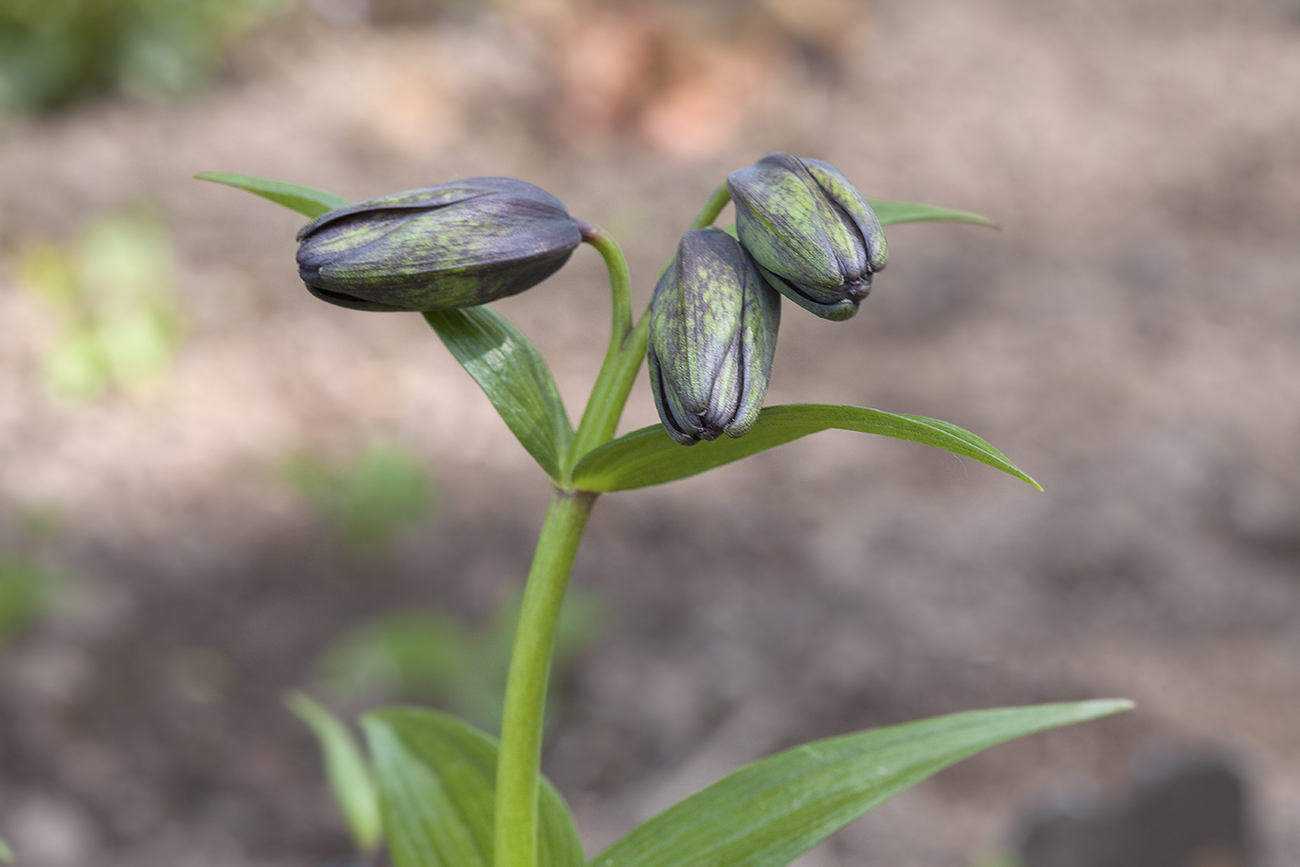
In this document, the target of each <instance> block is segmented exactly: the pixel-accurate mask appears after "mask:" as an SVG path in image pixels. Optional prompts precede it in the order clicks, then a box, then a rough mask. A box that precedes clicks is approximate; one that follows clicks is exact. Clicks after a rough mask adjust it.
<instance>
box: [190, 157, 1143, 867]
mask: <svg viewBox="0 0 1300 867" xmlns="http://www.w3.org/2000/svg"><path fill="white" fill-rule="evenodd" d="M199 177H200V178H203V179H206V180H212V181H218V182H221V183H224V184H229V185H231V186H234V187H238V188H241V189H244V190H247V191H249V192H252V193H256V194H258V195H260V196H263V197H265V198H267V199H270V200H271V201H273V202H276V203H278V204H281V205H284V206H286V207H288V208H291V209H293V210H295V211H297V212H299V213H300V214H302V215H303V216H305V217H307V218H308V219H310V220H311V222H310V223H308V224H307V225H306V226H305V227H304V228H303V229H302V231H301V232H299V234H298V240H299V242H300V246H299V250H298V268H299V275H300V276H301V278H302V280H303V282H304V283H305V284H306V285H307V288H308V290H309V291H310V292H311V293H312V294H313V295H315V296H316V297H318V298H320V299H322V300H324V301H328V302H330V303H332V304H337V305H340V306H343V307H349V308H353V309H356V310H367V311H413V312H418V313H420V314H422V315H423V316H424V318H425V319H426V320H427V321H428V323H429V324H430V325H431V326H432V327H433V329H434V331H436V332H437V334H438V336H439V337H440V338H441V339H442V341H443V343H444V344H445V345H446V346H447V348H448V349H449V350H450V351H451V353H452V355H453V356H454V357H455V358H456V360H457V361H458V362H460V364H461V366H462V367H464V369H465V370H466V372H468V373H469V375H470V376H471V377H473V378H474V380H475V381H476V382H477V383H478V384H479V386H480V387H481V388H482V389H483V391H484V393H485V394H486V395H487V397H488V399H489V400H490V401H491V402H492V404H493V406H495V407H496V409H497V411H498V412H499V413H500V415H501V418H502V419H503V420H504V421H505V423H506V425H507V426H508V427H509V428H510V430H511V431H512V432H513V433H514V434H515V436H516V437H517V438H518V439H519V442H520V443H521V444H522V445H523V447H524V448H525V449H526V450H527V451H528V453H529V454H530V455H532V456H533V458H535V459H536V461H537V463H538V465H539V466H540V467H541V468H542V470H543V471H544V472H545V473H546V474H547V475H548V476H549V477H550V480H551V483H552V485H553V487H554V490H553V492H552V496H551V502H550V506H549V508H548V509H547V512H546V517H545V519H544V521H543V523H542V528H541V531H540V534H539V537H538V541H537V549H536V553H535V555H534V558H533V562H532V567H531V568H530V569H529V571H528V577H527V583H526V585H525V589H524V601H523V607H522V611H521V614H520V618H519V623H518V627H517V632H516V635H515V644H514V648H513V653H512V656H511V663H510V673H509V677H508V679H507V685H506V694H505V710H504V713H503V716H502V720H501V738H500V741H499V743H498V742H497V741H495V740H494V739H492V738H490V737H489V736H488V735H486V734H484V733H482V732H479V731H477V730H475V729H473V728H472V727H470V726H469V725H468V724H467V723H465V722H463V721H460V720H458V719H456V718H454V717H451V716H448V715H446V714H441V713H436V712H433V711H428V710H418V709H411V708H392V709H381V710H376V711H372V712H370V713H368V714H366V715H365V716H364V717H363V718H362V720H361V727H362V730H363V731H364V733H365V736H366V744H367V747H368V750H367V751H364V752H363V751H362V749H361V748H360V747H359V746H358V745H357V743H356V742H355V741H354V740H353V738H352V736H351V735H350V733H349V731H348V729H347V727H346V726H345V725H344V724H343V723H342V722H340V721H339V720H338V719H337V718H336V717H334V716H333V715H331V714H330V713H329V712H327V711H325V710H324V709H323V708H321V707H320V706H319V705H318V704H316V703H315V702H313V701H311V700H310V699H308V698H307V697H305V696H302V695H297V696H294V697H293V698H292V699H291V706H292V707H293V709H294V710H295V711H296V712H297V713H298V714H299V715H300V716H301V717H302V718H303V719H304V720H305V721H307V722H308V724H309V725H311V726H312V728H313V729H314V730H315V732H316V733H317V736H318V737H319V739H320V741H321V744H322V747H323V751H324V755H325V760H326V768H327V772H328V775H329V777H330V781H331V785H332V786H333V789H334V792H335V795H336V797H337V799H338V801H339V804H340V807H341V809H342V811H343V814H344V816H345V818H346V820H347V821H348V824H349V827H350V829H351V831H352V834H353V836H354V839H355V840H356V842H357V845H358V847H359V849H360V850H361V851H362V852H363V853H365V854H366V856H367V857H371V858H374V857H377V854H376V853H378V852H379V851H380V850H381V849H382V848H383V847H385V846H386V847H387V850H388V852H389V854H390V856H391V858H392V860H393V862H394V863H395V864H396V865H397V867H583V865H587V864H590V865H591V867H697V865H698V867H783V865H785V864H788V863H789V862H790V861H792V860H793V859H794V858H796V857H798V856H799V855H800V854H802V853H803V852H805V851H807V850H808V849H810V848H811V847H813V846H814V845H816V844H817V843H818V842H819V841H821V840H822V839H824V838H825V837H827V836H828V835H830V834H831V833H833V832H834V831H835V830H837V829H838V828H840V827H842V826H844V825H845V824H847V823H849V822H851V821H852V820H854V819H855V818H857V817H859V816H861V815H862V814H863V813H865V812H866V811H867V810H869V809H871V808H872V807H873V806H875V805H876V804H878V803H880V802H881V801H883V800H885V799H886V798H889V797H891V796H892V795H894V794H897V793H898V792H900V791H902V790H903V789H905V788H907V787H909V786H911V785H913V784H915V783H917V782H919V781H920V780H922V779H924V778H926V777H928V776H929V775H931V774H933V773H935V772H936V771H938V770H940V769H942V768H944V767H946V766H948V765H949V764H952V763H953V762H956V761H958V760H960V759H962V758H965V757H967V756H970V755H973V754H974V753H976V752H979V751H980V750H983V749H986V748H988V747H990V746H993V745H995V744H998V743H1002V742H1003V741H1006V740H1009V739H1011V738H1015V737H1018V736H1021V735H1025V734H1029V733H1031V732H1036V731H1041V730H1043V729H1047V728H1052V727H1054V726H1060V725H1064V724H1067V723H1072V722H1078V721H1081V720H1086V719H1092V718H1095V717H1099V716H1104V715H1106V714H1111V713H1114V712H1116V711H1119V710H1123V709H1125V708H1127V707H1129V704H1128V703H1127V702H1124V701H1115V700H1107V701H1085V702H1078V703H1071V704H1050V705H1039V706H1034V707H1021V708H1004V709H998V710H983V711H973V712H967V713H960V714H955V715H951V716H945V717H939V718H935V719H929V720H922V721H920V722H916V723H910V724H907V725H901V726H894V727H891V728H885V729H875V730H869V731H864V732H859V733H856V734H848V735H843V736H840V737H835V738H830V739H827V740H823V741H818V742H815V743H812V744H806V745H804V746H801V747H796V748H794V749H791V750H787V751H785V752H782V753H779V754H777V755H774V756H771V757H769V758H766V759H763V760H761V761H758V762H755V763H754V764H751V765H748V766H746V767H744V768H741V769H740V770H738V771H736V772H735V773H733V774H731V775H730V776H727V777H725V778H724V779H722V780H720V781H718V782H717V783H714V784H713V785H712V786H710V787H708V788H706V789H704V790H703V791H701V792H698V793H696V794H695V795H692V796H691V797H689V798H687V799H685V800H684V801H682V802H680V803H678V804H676V805H675V806H673V807H670V808H669V809H667V810H665V811H664V812H663V813H661V814H659V815H658V816H655V817H654V818H652V819H650V820H649V821H647V822H645V823H643V824H642V825H640V826H638V827H637V828H634V829H633V830H632V831H630V832H629V833H628V834H627V835H626V836H624V837H623V838H622V839H620V840H619V841H617V842H615V843H614V844H613V845H611V846H609V847H608V848H607V849H605V851H603V852H601V853H599V854H598V855H596V856H595V857H594V858H592V859H590V860H588V859H587V858H586V857H585V855H584V852H583V847H582V844H581V841H580V840H579V838H578V834H577V831H576V829H575V826H574V822H573V818H572V816H571V815H570V812H569V809H568V807H567V806H566V804H565V802H564V800H563V798H562V797H561V796H560V794H559V793H558V792H557V791H556V790H555V789H554V788H553V787H552V786H551V785H550V784H549V783H548V782H547V781H546V780H545V779H544V778H543V777H542V776H541V773H540V764H541V751H542V716H543V712H544V709H545V706H546V691H547V681H548V677H549V673H550V663H551V654H552V649H553V645H554V641H555V634H556V623H557V620H558V617H559V613H560V606H561V602H562V601H563V599H564V594H565V588H566V586H567V584H568V580H569V575H570V572H571V571H572V567H573V561H574V557H575V555H576V553H577V550H578V544H579V542H580V540H581V538H582V534H583V530H584V528H585V526H586V523H587V518H588V516H589V515H590V513H591V509H592V507H593V506H594V505H595V503H596V501H597V499H598V498H599V497H600V496H601V495H602V494H608V493H612V492H615V491H625V490H629V489H633V488H641V487H646V486H648V485H658V484H663V483H665V482H671V481H674V480H676V479H681V478H685V477H687V476H692V475H695V474H697V473H702V472H705V471H706V470H711V469H713V468H715V467H719V466H722V465H723V464H727V463H731V462H732V461H736V460H739V459H741V458H744V457H747V456H749V455H752V454H756V453H758V452H761V451H764V450H766V449H770V448H773V447H775V446H779V445H782V444H784V443H787V442H790V441H792V440H796V439H799V438H800V437H803V436H807V435H808V434H812V433H816V432H818V431H822V430H827V429H831V428H838V429H841V430H851V431H859V432H862V433H872V434H880V435H882V436H887V437H894V438H896V439H903V440H910V441H912V442H916V443H921V444H924V445H928V446H933V447H935V448H940V449H945V450H947V451H949V452H952V453H954V454H958V455H961V456H963V457H967V458H971V459H973V460H976V461H979V462H981V463H984V464H987V465H988V466H990V467H993V468H995V469H998V470H1001V471H1003V472H1006V473H1009V474H1011V475H1013V476H1015V477H1016V478H1018V479H1021V480H1023V481H1025V482H1027V483H1029V484H1030V485H1034V486H1035V487H1037V484H1036V483H1035V482H1034V480H1033V479H1031V478H1030V477H1029V476H1027V475H1026V474H1025V473H1023V472H1021V471H1020V470H1019V469H1017V468H1016V467H1015V466H1014V465H1012V464H1011V462H1010V461H1008V460H1007V458H1006V457H1005V456H1004V455H1003V454H1002V453H1001V452H999V451H998V450H997V449H995V448H994V447H993V446H991V445H989V444H988V443H987V442H985V441H984V440H982V439H980V438H979V437H978V436H975V435H974V434H972V433H970V432H968V431H965V430H963V429H961V428H959V427H957V426H955V425H951V424H948V423H946V422H942V421H936V420H934V419H929V418H923V417H920V416H914V415H898V414H894V413H888V412H882V411H880V410H875V409H867V408H863V407H855V406H837V405H824V404H790V405H785V406H768V407H764V405H763V402H764V395H765V392H766V390H767V384H768V378H769V375H770V373H771V369H772V359H773V356H774V353H775V348H776V339H777V330H778V326H779V324H780V316H781V304H782V302H781V297H782V296H784V297H785V298H787V299H789V300H790V301H792V302H794V304H795V305H797V306H798V307H799V308H802V309H803V310H806V311H809V312H811V313H813V314H815V315H817V316H820V317H822V318H824V319H826V320H831V321H835V320H843V319H847V318H849V317H851V316H853V315H854V314H855V313H856V312H857V310H858V306H859V304H860V303H861V302H862V300H863V299H864V298H865V297H866V296H867V293H868V291H869V290H870V288H871V283H872V279H873V277H874V275H875V274H876V273H878V272H879V271H880V270H881V269H883V268H884V267H885V263H886V261H887V259H888V252H887V248H886V244H885V236H884V231H883V227H884V226H887V225H892V224H897V223H908V222H921V221H927V220H949V221H957V222H966V223H975V224H984V225H990V223H989V221H988V220H987V219H986V218H984V217H980V216H978V215H975V214H970V213H965V212H962V211H954V210H950V209H946V208H937V207H932V206H928V205H918V204H909V203H902V202H887V201H875V200H869V199H866V198H864V197H863V196H862V194H861V193H859V192H858V190H857V188H856V187H854V185H853V184H852V183H851V182H850V181H849V179H848V178H847V177H846V176H845V175H844V173H843V172H841V171H840V170H839V169H837V168H835V167H834V166H832V165H830V164H829V163H825V162H822V161H820V160H815V159H800V158H797V157H793V156H791V155H789V154H785V153H773V154H769V155H768V156H766V157H764V158H763V159H762V160H760V161H759V162H758V163H756V164H755V165H753V166H750V167H747V168H742V169H739V170H738V171H735V172H733V173H732V174H731V175H730V176H729V177H728V179H727V180H726V182H725V183H723V184H722V185H721V186H719V187H718V189H717V190H716V191H715V192H714V193H713V195H712V196H711V197H710V198H709V199H708V201H707V202H705V204H704V206H703V208H702V209H701V210H700V212H699V214H698V215H697V216H696V218H695V220H694V222H693V223H692V224H691V225H690V227H688V229H687V230H686V232H685V234H684V235H683V236H682V239H681V242H680V244H679V245H678V248H677V252H676V255H675V256H674V257H673V259H672V260H671V261H670V262H669V263H668V265H667V266H665V268H664V271H663V273H662V275H661V276H660V278H659V281H658V283H657V285H656V286H655V290H654V293H653V297H652V299H651V301H650V303H649V306H648V309H646V310H645V312H643V313H642V315H641V316H639V317H636V318H634V317H633V307H632V298H631V291H630V283H631V281H630V278H629V274H628V269H627V263H626V262H625V260H624V258H623V254H622V252H621V251H620V249H619V246H618V244H617V243H616V242H615V240H614V239H613V238H612V237H611V236H610V235H609V234H608V233H607V232H605V231H604V230H603V229H601V228H599V227H597V226H595V225H592V224H591V223H588V222H585V221H583V220H579V219H575V218H573V217H572V216H570V214H569V212H568V210H567V209H566V208H565V206H564V205H563V204H562V203H561V202H560V201H559V200H558V199H556V198H555V197H554V196H552V195H550V194H549V193H547V192H545V191H543V190H541V189H538V188H537V187H535V186H533V185H531V184H528V183H525V182H523V181H519V180H514V179H510V178H470V179H468V180H462V181H453V182H450V183H443V184H438V185H437V186H432V187H425V188H422V189H416V190H410V191H407V192H402V193H394V194H391V195H386V196H380V197H378V198H374V199H369V200H367V201H364V202H358V203H352V202H349V201H347V200H345V199H342V198H340V197H339V196H335V195H333V194H330V193H326V192H323V191H320V190H316V189H311V188H308V187H302V186H297V185H293V184H286V183H281V182H277V181H268V180H263V179H259V178H252V177H247V176H244V175H231V174H219V173H207V174H202V175H199ZM728 201H734V202H735V206H736V224H735V226H729V227H725V228H715V227H714V225H713V224H714V222H715V221H716V220H717V218H718V216H719V214H720V213H721V211H722V209H723V208H724V207H725V206H726V204H727V202H728ZM582 243H587V244H590V245H591V246H592V247H594V248H595V249H596V250H597V251H598V252H599V253H600V254H601V256H602V257H603V258H604V260H605V263H606V265H607V267H608V270H609V282H610V289H611V294H612V299H613V300H612V325H611V333H610V340H609V348H608V350H607V352H606V354H605V359H604V363H603V364H602V365H601V368H600V371H599V373H598V375H597V377H596V381H595V385H594V386H593V388H592V392H591V396H590V398H589V400H588V402H587V406H586V408H585V410H584V411H583V413H582V416H581V419H580V420H579V422H578V425H577V427H576V428H575V427H574V425H573V424H572V422H571V421H570V417H569V414H568V411H567V410H566V408H565V406H564V402H563V401H562V400H561V398H560V393H559V390H558V389H557V388H556V386H555V382H554V380H553V379H552V376H551V373H550V370H549V369H548V367H547V365H546V361H545V360H544V359H543V358H542V356H541V355H540V353H539V352H538V351H537V349H536V348H535V347H534V346H533V344H532V343H530V342H529V341H528V339H527V338H526V337H525V336H524V335H523V334H522V333H520V331H519V330H518V329H516V328H515V327H514V326H513V325H511V324H510V323H509V322H508V321H507V320H506V319H505V317H503V316H502V315H501V314H500V313H497V312H496V311H495V310H493V309H492V308H491V307H489V306H487V304H488V303H489V302H492V301H495V300H497V299H499V298H504V297H507V296H509V295H514V294H516V293H518V292H522V291H524V290H527V289H529V288H531V287H533V286H535V285H537V284H538V283H541V282H542V281H543V280H545V279H547V278H548V277H550V276H551V275H553V274H554V273H555V272H556V271H558V270H559V269H560V268H562V267H563V266H564V264H565V263H566V262H567V261H568V260H569V258H570V256H571V255H572V254H573V251H574V250H575V249H577V247H578V246H579V245H580V244H582ZM828 327H833V326H828ZM644 359H648V366H649V371H650V379H651V387H652V390H653V394H654V399H655V404H656V407H657V409H658V411H659V415H660V418H661V419H662V421H663V424H662V425H654V426H652V427H647V428H642V429H641V430H635V431H632V432H630V433H626V434H624V435H622V436H616V432H617V430H616V429H617V426H618V422H619V418H620V417H621V415H622V413H623V408H624V406H625V405H626V403H627V400H628V395H629V393H630V391H631V388H632V384H633V381H634V380H635V378H636V376H637V375H638V372H639V371H640V369H641V363H642V361H643V360H644Z"/></svg>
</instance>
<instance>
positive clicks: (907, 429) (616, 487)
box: [573, 403, 1041, 493]
mask: <svg viewBox="0 0 1300 867" xmlns="http://www.w3.org/2000/svg"><path fill="white" fill-rule="evenodd" d="M833 428H834V429H839V430H851V431H859V432H862V433H872V434H880V435H881V436H887V437H894V438H896V439H901V440H910V441H911V442H915V443H921V444H922V445H927V446H934V447H935V448H939V449H944V450H945V451H949V452H952V453H953V454H957V455H961V456H963V457H967V458H971V459H973V460H977V461H979V462H980V463H983V464H988V465H989V466H990V467H993V468H994V469H998V470H1002V471H1003V472H1004V473H1009V474H1010V475H1013V476H1015V477H1016V478H1018V479H1021V480H1022V481H1025V482H1028V483H1029V484H1031V485H1033V486H1034V487H1036V488H1038V487H1039V485H1038V483H1037V482H1035V481H1034V480H1033V479H1032V478H1030V477H1029V476H1027V475H1026V474H1025V473H1023V472H1022V471H1021V470H1019V469H1018V468H1017V467H1016V466H1015V465H1014V464H1012V463H1011V462H1010V461H1009V460H1007V458H1006V456H1005V455H1003V454H1002V452H1000V451H998V450H997V449H995V448H993V446H991V445H989V444H988V443H987V442H985V441H984V440H982V439H980V438H979V437H977V436H975V434H973V433H971V432H969V431H966V430H962V429H961V428H959V427H957V426H956V425H954V424H949V423H948V422H944V421H938V420H937V419H932V418H924V417H923V416H919V415H897V414H895V413H890V412H882V411H881V410H878V409H867V408H865V407H859V406H837V405H833V404H816V403H795V404H787V405H785V406H769V407H768V408H766V409H764V410H763V412H762V414H761V415H759V417H758V422H757V423H756V424H755V425H754V427H753V428H752V429H751V430H750V432H749V433H748V434H746V435H745V436H743V437H740V438H739V439H730V438H719V439H716V440H714V441H713V442H701V443H697V444H696V445H693V446H680V445H678V444H677V443H675V442H673V441H672V439H670V438H669V436H668V434H667V433H666V432H665V431H664V429H663V426H662V425H651V426H650V427H645V428H641V429H640V430H635V431H632V432H631V433H629V434H626V435H624V436H621V437H619V438H618V439H616V440H614V441H613V442H610V443H606V444H605V445H603V446H601V447H600V448H597V449H594V450H593V451H591V452H590V453H589V454H587V456H586V457H584V458H583V459H582V460H581V461H579V462H578V465H577V466H576V467H574V470H573V484H574V485H575V486H576V487H577V488H579V489H580V490H585V491H596V492H598V493H604V492H607V491H625V490H629V489H631V488H644V487H647V486H649V485H659V484H663V483H664V482H671V481H675V480H677V479H684V478H686V477H687V476H693V475H696V474H697V473H702V472H704V471H705V470H711V469H713V468H715V467H720V466H722V465H723V464H729V463H731V462H732V461H738V460H740V459H741V458H747V457H749V456H750V455H753V454H757V453H759V452H761V451H765V450H767V449H770V448H774V447H775V446H779V445H783V444H785V443H788V442H790V441H791V440H796V439H799V438H800V437H804V436H807V435H808V434H812V433H817V432H818V431H823V430H830V429H833ZM1040 490H1041V488H1040Z"/></svg>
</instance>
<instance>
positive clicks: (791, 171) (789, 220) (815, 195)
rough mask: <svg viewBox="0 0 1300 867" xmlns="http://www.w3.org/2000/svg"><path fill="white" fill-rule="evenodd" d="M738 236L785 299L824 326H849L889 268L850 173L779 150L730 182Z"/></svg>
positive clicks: (876, 230) (885, 250)
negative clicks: (831, 322) (876, 277)
mask: <svg viewBox="0 0 1300 867" xmlns="http://www.w3.org/2000/svg"><path fill="white" fill-rule="evenodd" d="M727 189H728V190H729V191H730V192H731V199H732V201H733V202H735V204H736V231H737V233H738V234H739V236H740V242H741V243H742V244H744V245H745V249H746V250H748V251H749V253H750V255H752V256H753V257H754V259H755V261H757V262H758V264H759V267H761V268H762V269H763V274H764V275H765V276H766V277H767V278H768V280H769V281H770V282H771V283H772V285H773V286H774V287H776V289H777V290H778V291H779V292H780V293H781V294H782V295H784V296H786V297H787V298H789V299H790V300H791V301H793V302H794V303H796V304H798V305H799V306H800V307H803V308H804V309H806V310H810V311H812V312H813V313H816V314H817V315H818V316H821V317H822V318H824V319H848V318H849V317H850V316H852V315H853V314H854V313H857V312H858V304H859V303H861V301H862V299H863V298H865V297H867V292H869V291H870V289H871V275H872V274H874V273H875V272H877V271H879V270H881V269H883V268H884V267H885V262H886V261H888V259H889V250H888V248H887V247H886V246H885V233H884V231H882V229H881V227H880V220H879V219H877V218H876V214H875V212H874V211H873V210H871V206H870V205H868V204H867V200H866V199H865V198H863V197H862V194H861V193H860V192H858V190H857V188H856V187H854V186H853V184H852V183H851V182H850V181H849V179H848V178H847V177H845V175H844V173H843V172H841V171H840V170H839V169H837V168H835V166H833V165H831V164H830V163H825V162H822V161H821V160H812V159H799V158H798V157H793V156H790V154H787V153H782V152H780V151H777V152H776V153H770V154H768V155H767V156H765V157H763V158H762V159H761V160H759V161H758V162H757V163H756V164H754V165H752V166H749V167H747V168H743V169H738V170H736V171H734V172H732V173H731V175H730V176H729V177H728V178H727Z"/></svg>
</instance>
